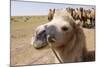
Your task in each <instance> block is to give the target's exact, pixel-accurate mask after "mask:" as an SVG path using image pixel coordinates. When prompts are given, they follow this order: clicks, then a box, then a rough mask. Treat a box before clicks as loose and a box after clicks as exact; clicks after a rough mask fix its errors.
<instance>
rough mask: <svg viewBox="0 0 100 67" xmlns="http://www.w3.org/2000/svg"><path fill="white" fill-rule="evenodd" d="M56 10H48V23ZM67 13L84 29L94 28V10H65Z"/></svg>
mask: <svg viewBox="0 0 100 67" xmlns="http://www.w3.org/2000/svg"><path fill="white" fill-rule="evenodd" d="M55 10H56V9H49V12H48V21H51V20H52V19H53V15H54V13H55ZM65 10H66V11H67V12H69V13H70V14H71V16H72V17H73V19H74V20H79V21H80V22H81V23H82V26H83V27H85V28H94V27H95V9H94V8H91V9H84V8H82V7H80V8H70V7H68V8H66V9H65Z"/></svg>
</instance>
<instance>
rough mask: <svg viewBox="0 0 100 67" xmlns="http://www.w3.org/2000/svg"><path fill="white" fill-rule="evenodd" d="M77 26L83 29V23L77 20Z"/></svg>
mask: <svg viewBox="0 0 100 67" xmlns="http://www.w3.org/2000/svg"><path fill="white" fill-rule="evenodd" d="M75 25H76V27H78V28H79V27H81V26H82V23H81V21H80V20H76V21H75Z"/></svg>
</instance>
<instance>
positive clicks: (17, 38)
mask: <svg viewBox="0 0 100 67" xmlns="http://www.w3.org/2000/svg"><path fill="white" fill-rule="evenodd" d="M46 22H47V17H46V16H20V17H18V16H16V17H11V47H10V48H11V57H10V59H11V66H16V65H36V64H49V63H50V64H51V63H54V54H53V53H52V51H51V49H50V48H49V46H46V47H45V48H43V49H39V50H37V49H35V48H34V47H33V46H32V45H31V44H30V42H31V37H32V34H33V33H34V29H35V28H36V27H37V26H38V25H40V24H44V23H46ZM84 32H85V34H86V41H87V44H88V45H87V48H88V50H89V51H92V50H95V29H86V28H84Z"/></svg>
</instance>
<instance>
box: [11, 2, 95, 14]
mask: <svg viewBox="0 0 100 67" xmlns="http://www.w3.org/2000/svg"><path fill="white" fill-rule="evenodd" d="M66 7H73V8H77V7H83V8H85V9H91V8H92V7H94V6H83V5H71V4H56V3H40V2H24V1H11V16H25V15H47V14H48V10H49V9H50V8H51V9H53V8H60V9H61V8H66Z"/></svg>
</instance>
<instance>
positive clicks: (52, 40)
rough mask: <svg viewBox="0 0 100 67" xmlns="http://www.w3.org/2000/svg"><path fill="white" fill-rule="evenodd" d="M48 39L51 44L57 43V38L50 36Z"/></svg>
mask: <svg viewBox="0 0 100 67" xmlns="http://www.w3.org/2000/svg"><path fill="white" fill-rule="evenodd" d="M47 39H48V42H50V43H54V42H55V41H56V40H55V37H53V36H49V37H48V38H47Z"/></svg>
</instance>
